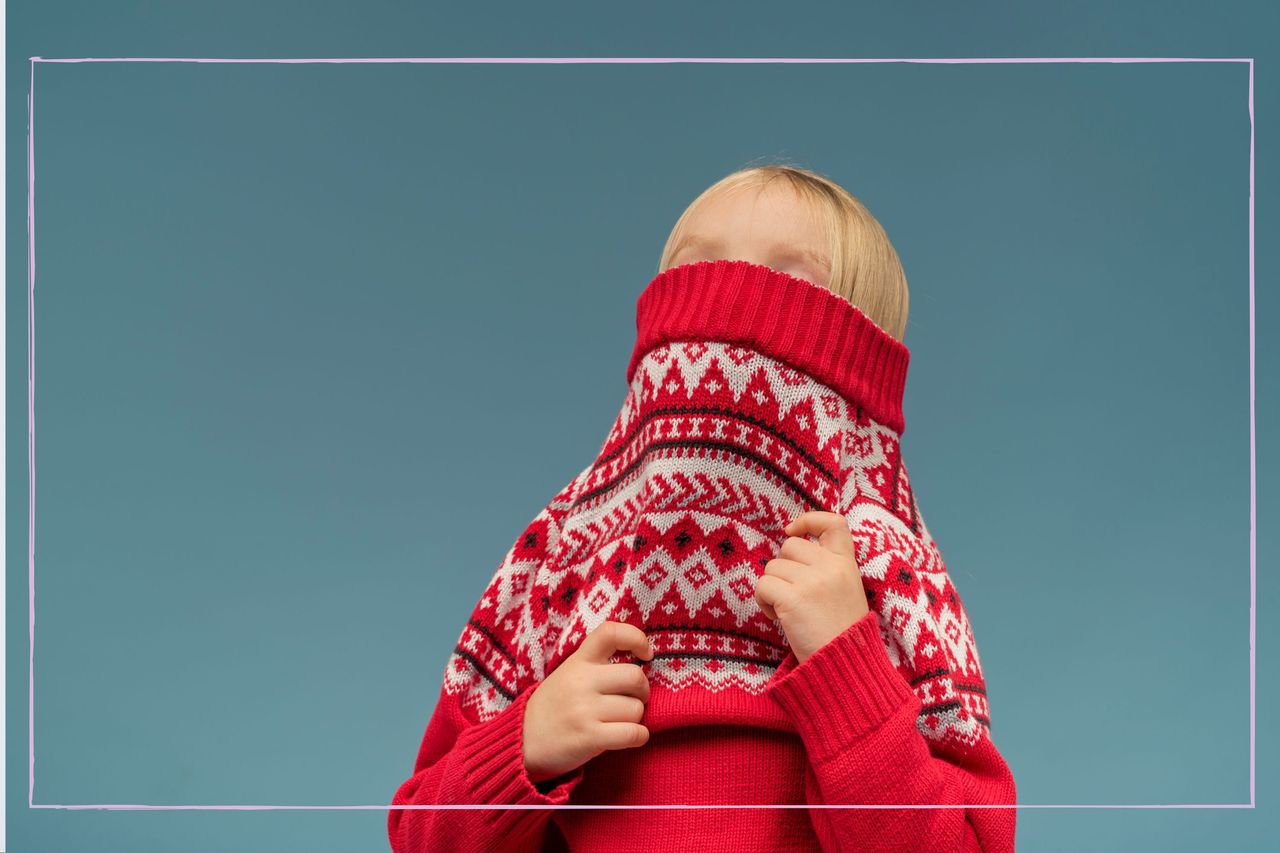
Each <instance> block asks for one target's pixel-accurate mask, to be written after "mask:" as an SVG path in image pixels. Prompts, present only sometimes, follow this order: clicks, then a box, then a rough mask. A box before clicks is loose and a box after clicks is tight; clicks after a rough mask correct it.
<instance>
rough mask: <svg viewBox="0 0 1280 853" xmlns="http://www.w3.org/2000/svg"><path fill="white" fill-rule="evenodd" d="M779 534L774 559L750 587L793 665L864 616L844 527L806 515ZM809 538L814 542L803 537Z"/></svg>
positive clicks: (824, 516)
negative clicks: (775, 623) (777, 625)
mask: <svg viewBox="0 0 1280 853" xmlns="http://www.w3.org/2000/svg"><path fill="white" fill-rule="evenodd" d="M782 529H783V532H785V533H788V534H790V535H789V536H788V537H787V539H786V540H784V541H783V543H782V547H781V548H780V549H779V551H778V556H777V557H775V558H774V559H772V560H770V561H769V562H768V563H766V564H765V567H764V574H763V575H762V576H761V577H760V580H759V581H757V582H756V601H758V602H759V603H760V609H761V610H763V611H764V614H765V615H766V616H768V617H769V618H770V619H777V620H780V621H781V622H782V630H783V631H784V632H785V633H786V635H787V643H788V644H789V645H790V646H791V650H792V651H793V652H795V655H796V660H798V661H799V662H800V663H804V661H805V659H806V658H808V657H809V656H810V655H812V654H813V653H814V652H816V651H817V650H818V649H820V648H822V647H823V646H825V645H826V644H827V643H829V642H831V641H832V640H834V639H835V638H836V637H838V636H840V635H841V634H843V633H844V632H845V631H846V630H848V629H849V628H850V627H851V626H852V625H853V624H854V623H855V622H857V621H858V620H859V619H861V618H862V617H863V616H866V615H867V613H869V612H870V607H869V606H868V605H867V594H866V592H865V591H864V590H863V588H862V573H861V572H860V571H859V570H858V561H857V558H856V557H855V556H854V551H853V536H852V534H850V533H849V524H848V522H846V521H845V520H844V518H843V517H841V516H839V515H837V514H836V513H834V512H806V513H802V514H800V515H798V516H796V517H795V519H793V520H792V521H791V523H790V524H788V525H787V526H786V527H784V528H782ZM807 534H813V535H815V536H817V537H818V541H817V542H811V541H809V540H808V539H806V538H803V537H805V536H806V535H807Z"/></svg>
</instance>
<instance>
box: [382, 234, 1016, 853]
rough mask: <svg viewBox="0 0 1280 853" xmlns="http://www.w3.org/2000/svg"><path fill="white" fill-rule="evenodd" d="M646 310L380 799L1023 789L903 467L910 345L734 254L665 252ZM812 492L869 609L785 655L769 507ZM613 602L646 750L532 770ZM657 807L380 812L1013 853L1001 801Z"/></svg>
mask: <svg viewBox="0 0 1280 853" xmlns="http://www.w3.org/2000/svg"><path fill="white" fill-rule="evenodd" d="M636 306H637V311H636V330H637V336H636V342H635V346H634V348H633V350H632V355H631V359H630V361H629V363H628V366H627V371H626V379H627V383H628V388H627V393H626V396H625V399H624V400H623V403H622V406H621V410H620V411H619V412H618V415H617V417H616V418H615V420H614V423H613V425H612V428H611V429H610V430H609V433H608V435H607V437H606V438H605V440H604V442H603V444H602V445H601V446H600V448H599V450H598V452H597V453H596V455H595V457H594V458H593V459H592V460H591V462H590V464H588V465H587V466H586V467H585V468H584V469H582V471H581V472H580V473H579V474H578V475H577V476H576V477H574V478H573V479H572V481H570V482H569V483H568V484H567V485H566V486H565V487H564V488H563V489H561V490H560V491H559V493H557V494H556V495H555V497H553V498H552V499H551V501H550V502H549V503H548V505H547V506H546V508H545V509H543V510H542V511H541V512H539V513H538V514H537V516H536V517H535V518H534V519H533V521H532V522H531V523H530V524H529V525H528V526H527V527H526V529H524V530H523V531H522V532H520V534H519V536H518V537H517V538H516V540H515V542H514V544H513V545H512V546H511V547H510V549H509V550H508V551H507V553H506V555H505V557H504V559H503V560H502V562H501V565H500V566H499V567H498V569H497V571H496V572H495V573H494V574H493V576H492V579H491V581H490V582H489V584H488V586H487V588H486V590H485V591H484V594H483V595H482V596H481V597H480V600H479V602H478V603H477V605H476V606H475V608H474V611H473V612H472V614H471V616H470V618H469V619H468V620H467V623H466V626H465V627H464V628H463V629H462V632H461V635H460V637H459V639H458V642H457V645H456V647H455V649H454V650H453V652H452V654H451V656H450V657H449V660H448V662H447V664H446V666H445V670H444V674H443V683H442V686H441V690H440V696H439V700H438V702H437V707H436V710H435V712H434V714H433V716H432V718H431V720H430V722H429V723H428V727H427V731H426V733H425V735H424V737H423V740H422V743H421V746H420V747H419V752H418V758H417V761H416V763H415V765H414V774H413V775H412V776H411V777H410V778H409V779H407V780H405V781H404V782H403V783H402V784H401V785H400V786H399V787H398V789H397V791H396V793H395V796H394V797H393V803H392V804H393V805H397V806H400V805H426V804H446V803H457V804H461V803H486V804H492V805H547V806H552V805H563V804H565V803H579V802H582V803H593V804H602V805H603V804H609V803H614V804H622V803H641V802H646V803H655V802H661V803H673V804H681V803H684V804H687V803H692V802H700V803H706V804H717V803H730V802H752V803H760V804H771V803H773V804H776V803H783V802H796V803H804V802H809V803H812V804H818V803H831V804H864V805H865V804H873V803H885V804H912V803H922V804H966V805H972V804H1013V803H1015V802H1016V792H1015V788H1014V783H1013V777H1012V774H1011V773H1010V771H1009V768H1008V766H1007V765H1006V764H1005V762H1004V761H1003V759H1002V758H1001V756H1000V754H999V753H998V751H997V750H996V748H995V746H994V744H993V743H992V740H991V713H990V709H989V707H988V703H987V696H986V684H985V681H984V678H983V673H982V666H981V662H980V660H979V657H978V648H977V644H976V642H975V639H974V634H973V630H972V627H971V625H970V622H969V619H968V617H967V614H966V612H965V608H964V606H963V604H962V602H961V599H960V596H959V594H958V593H957V591H956V588H955V586H954V585H953V584H952V582H951V580H950V578H949V577H948V575H947V571H946V568H945V566H944V563H943V560H942V555H941V552H940V550H939V548H938V546H937V545H936V544H935V542H934V540H933V538H932V537H931V536H930V534H929V531H928V528H927V527H926V526H925V523H924V518H923V517H922V515H921V513H920V510H919V507H918V505H917V501H916V495H915V492H914V490H913V489H912V486H911V481H910V478H909V476H908V474H907V468H906V466H905V464H904V463H903V459H902V453H901V437H902V433H903V431H904V429H905V424H904V420H903V412H902V399H903V390H904V386H905V382H906V373H907V364H908V360H909V353H908V350H907V348H906V347H905V345H903V344H902V343H901V342H900V341H898V340H896V339H894V338H893V337H892V336H890V335H888V334H887V333H886V332H884V331H883V330H882V329H880V328H879V327H878V326H876V325H875V324H874V323H873V322H872V321H871V320H869V319H868V318H867V317H866V316H865V315H864V314H863V313H862V312H861V311H860V310H858V309H857V308H856V307H854V306H853V305H852V304H851V303H849V302H848V301H847V300H845V299H844V298H842V297H840V296H839V295H837V294H834V293H832V292H831V291H829V290H827V289H825V288H822V287H819V286H817V285H814V284H812V283H810V282H808V281H804V280H802V279H799V278H795V277H793V276H790V275H788V274H786V273H782V272H779V271H776V270H774V269H772V268H769V267H764V266H760V265H756V264H752V263H748V262H746V261H731V260H721V261H702V262H698V263H693V264H685V265H682V266H678V267H672V268H670V269H668V270H665V271H664V272H662V273H660V274H658V275H657V276H656V277H655V278H654V279H653V280H652V281H651V282H650V283H649V285H648V286H647V287H646V288H645V289H644V290H643V292H642V293H641V294H640V296H639V298H638V300H637V303H636ZM815 509H820V510H827V511H831V512H836V513H839V514H840V515H842V516H844V517H845V518H846V519H847V521H848V524H849V528H850V531H851V533H852V536H853V541H854V544H855V552H856V560H857V564H858V568H859V571H860V572H861V575H862V582H863V587H864V589H865V590H866V594H867V600H868V603H869V605H870V608H871V612H870V613H869V614H868V615H867V617H865V618H864V619H862V620H860V621H859V622H858V623H856V624H855V625H853V626H850V628H849V630H848V631H846V632H845V633H844V634H843V635H841V636H840V637H838V638H837V639H835V640H833V641H831V642H830V643H828V644H827V645H826V646H824V647H823V648H821V649H819V650H818V651H817V652H815V653H814V654H813V655H812V656H811V657H810V658H808V659H806V661H805V663H804V664H798V662H797V659H796V657H795V655H794V654H793V653H792V652H791V651H790V649H789V647H788V645H787V640H786V636H785V635H784V633H783V632H782V630H781V627H780V625H779V623H778V622H776V621H773V620H770V619H769V618H767V617H766V616H765V615H764V613H763V612H762V611H761V609H760V607H759V605H758V603H757V602H756V600H755V597H754V590H755V584H756V582H757V580H758V579H759V577H760V576H761V575H762V574H763V572H764V566H765V564H766V563H767V562H768V561H769V560H771V559H772V558H774V557H775V556H777V553H778V549H779V548H780V546H781V544H782V542H783V540H784V539H785V538H786V534H784V533H783V531H782V528H783V526H784V525H786V524H787V522H789V521H790V520H791V519H793V518H794V517H795V516H797V515H799V514H800V513H802V512H805V511H808V510H815ZM605 620H615V621H620V622H629V623H631V624H634V625H637V626H639V627H640V628H642V629H643V630H644V632H645V633H646V635H647V636H648V638H649V640H650V643H651V645H652V648H653V651H654V656H653V659H652V661H649V662H645V661H643V660H642V659H637V658H632V657H631V656H630V655H629V654H627V653H619V654H618V655H615V657H614V658H613V660H614V661H618V662H621V661H629V662H636V663H640V664H641V665H642V666H643V668H644V670H645V672H646V674H647V676H648V679H649V685H650V698H649V701H648V703H647V705H646V709H645V713H644V716H643V718H642V720H641V722H642V723H643V724H644V725H645V726H647V727H648V728H649V730H650V733H651V739H650V742H649V743H648V744H646V745H645V746H642V747H638V748H634V749H630V750H609V751H606V752H604V753H602V754H601V755H600V756H598V757H597V758H595V759H592V760H591V761H589V762H587V763H586V764H585V765H583V766H582V767H579V768H578V769H576V770H575V771H572V772H571V773H568V774H565V776H562V777H560V778H558V779H555V780H547V781H545V782H543V783H541V784H538V785H534V784H533V783H532V782H531V780H530V779H529V777H528V775H527V774H526V773H525V772H524V770H523V764H522V753H521V743H522V739H521V731H522V730H521V724H522V720H523V712H524V705H525V702H526V701H527V699H528V697H529V695H530V693H531V692H532V691H533V690H534V689H536V688H537V686H538V684H539V683H541V681H542V680H543V678H545V677H546V675H547V674H548V673H550V672H552V671H553V670H554V669H555V668H556V666H557V665H559V663H560V662H562V661H563V660H564V659H565V658H566V657H567V656H568V655H570V654H572V653H573V652H574V651H575V650H576V649H577V648H578V646H579V645H580V644H581V642H582V640H583V639H584V638H585V637H586V635H587V634H588V633H590V632H591V631H592V630H593V629H594V628H596V627H597V626H599V625H600V624H601V623H602V622H604V621H605ZM693 727H697V728H693ZM690 735H692V736H690ZM646 762H647V763H646ZM730 767H733V768H735V769H733V770H728V769H727V768H730ZM744 768H745V769H744ZM728 774H733V775H734V778H735V779H736V778H738V777H741V776H747V777H752V778H751V779H750V781H749V783H746V784H745V785H743V786H739V787H738V788H735V787H733V785H731V784H730V782H729V780H727V775H728ZM728 796H734V797H736V798H735V799H720V797H728ZM771 797H782V798H785V799H772V798H771ZM661 811H663V810H653V811H650V810H641V811H628V810H607V809H599V810H565V809H562V810H554V809H539V808H521V809H482V810H474V811H452V810H447V811H446V810H439V811H431V810H398V809H393V810H391V811H390V812H389V816H388V831H389V837H390V841H391V845H392V848H393V849H394V850H395V851H396V853H410V851H428V850H445V849H449V850H470V849H475V850H527V851H537V850H553V849H567V848H568V847H572V849H574V850H575V851H578V850H606V849H607V850H613V851H616V850H628V849H636V850H654V849H666V848H667V847H669V846H679V847H681V848H682V849H684V850H685V851H688V853H695V851H702V850H721V849H734V850H738V851H742V850H752V849H759V850H777V849H794V850H840V849H858V850H912V851H920V850H934V849H937V850H962V849H974V850H976V849H979V848H980V849H982V850H984V851H988V853H990V851H997V850H1012V849H1013V838H1014V821H1015V816H1016V812H1015V811H1014V810H1012V809H991V808H983V809H961V808H950V809H932V810H931V809H898V810H892V809H861V810H859V809H823V810H808V811H807V812H806V810H803V809H787V810H782V809H774V810H769V809H738V810H728V809H722V810H715V809H690V810H671V812H670V813H669V814H667V816H666V820H665V822H664V821H663V820H659V819H658V815H659V813H660V812H661Z"/></svg>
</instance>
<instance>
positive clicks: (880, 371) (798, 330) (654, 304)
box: [627, 260, 911, 434]
mask: <svg viewBox="0 0 1280 853" xmlns="http://www.w3.org/2000/svg"><path fill="white" fill-rule="evenodd" d="M699 339H700V340H715V341H725V342H730V343H737V344H742V345H744V346H748V347H751V348H752V349H756V350H759V351H760V352H762V353H764V354H765V355H767V356H770V357H772V358H775V359H777V360H779V361H782V362H786V363H787V364H790V365H791V366H792V367H795V368H796V369H798V370H801V371H803V372H805V373H807V374H809V375H810V376H812V377H813V378H814V379H816V380H818V381H819V382H821V383H822V384H824V385H827V386H829V387H831V388H832V389H834V390H836V391H838V392H839V393H841V394H842V395H843V396H844V397H845V398H847V399H848V400H850V401H851V402H853V403H854V404H855V405H857V406H859V407H861V408H862V409H863V410H864V411H865V412H866V413H867V414H868V415H869V416H870V417H871V418H873V419H874V420H876V421H879V422H880V423H882V424H884V425H885V426H887V427H889V428H890V429H893V430H895V431H896V432H898V433H899V434H901V433H902V432H903V430H904V429H905V428H906V424H905V422H904V419H903V414H902V397H903V391H904V389H905V386H906V381H907V363H908V361H909V360H910V358H911V353H910V352H909V351H908V350H907V347H906V345H905V344H903V343H902V342H901V341H899V340H898V339H897V338H895V337H893V335H890V334H889V333H888V332H886V331H884V330H883V329H881V328H880V327H879V326H877V325H876V324H875V323H874V322H872V320H871V319H870V318H868V317H867V315H866V314H863V313H862V311H861V310H859V309H858V308H856V307H855V306H854V305H853V304H852V303H851V302H849V301H848V300H847V299H845V298H844V297H842V296H840V295H839V294H836V293H833V292H832V291H830V290H827V289H826V288H825V287H820V286H819V285H816V284H813V283H812V282H809V281H806V280H804V279H801V278H796V277H795V276H792V275H789V274H787V273H784V272H779V271H778V270H775V269H773V268H772V267H766V266H761V265H760V264H753V263H751V262H749V261H738V260H718V261H697V262H696V263H691V264H682V265H680V266H677V267H670V268H668V269H666V270H663V271H662V272H660V273H658V275H656V276H655V277H654V278H653V280H652V281H650V282H649V284H648V285H647V286H646V287H645V289H644V290H643V291H641V293H640V296H639V297H638V298H637V299H636V343H635V348H634V349H633V350H632V353H631V360H630V362H629V363H628V365H627V383H628V384H630V383H631V380H632V377H633V376H634V375H635V372H636V368H637V366H638V365H639V364H640V360H641V359H642V358H643V357H644V355H645V353H647V352H648V351H649V350H651V349H653V348H654V347H655V346H658V345H660V344H663V343H666V342H668V341H682V340H699Z"/></svg>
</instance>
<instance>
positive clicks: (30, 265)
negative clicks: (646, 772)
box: [27, 56, 1258, 811]
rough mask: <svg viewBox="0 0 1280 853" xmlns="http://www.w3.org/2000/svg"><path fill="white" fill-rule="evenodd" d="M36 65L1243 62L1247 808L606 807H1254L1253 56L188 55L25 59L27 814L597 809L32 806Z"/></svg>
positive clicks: (823, 805) (785, 806) (786, 806)
mask: <svg viewBox="0 0 1280 853" xmlns="http://www.w3.org/2000/svg"><path fill="white" fill-rule="evenodd" d="M37 62H216V63H254V64H261V63H286V64H292V63H334V62H336V63H369V62H378V63H417V62H440V63H474V64H506V63H544V64H575V63H579V64H580V63H618V64H632V65H640V64H653V63H673V62H714V63H752V64H757V63H770V62H785V63H803V64H817V63H835V62H839V63H847V62H908V63H932V64H969V63H981V64H995V63H1061V62H1111V63H1123V62H1247V63H1248V64H1249V802H1247V803H1179V804H1170V805H1163V804H1150V805H1147V804H1136V805H1106V804H1097V805H1082V804H1080V805H1077V804H1064V805H1051V804H1039V803H1034V804H1033V803H1015V804H1012V805H990V804H978V803H975V804H972V805H968V804H959V805H957V804H945V805H943V804H938V805H919V804H910V805H839V804H830V803H821V804H809V803H796V804H792V803H783V804H779V805H717V806H696V805H652V806H649V805H621V806H612V807H611V808H619V809H647V808H663V809H673V808H674V809H680V808H730V809H732V808H748V809H789V808H800V809H805V808H809V809H811V808H831V809H847V808H855V809H917V808H919V809H938V808H941V809H992V808H995V809H1009V808H1014V809H1252V808H1256V806H1257V795H1256V768H1257V755H1256V751H1257V747H1256V744H1257V707H1256V705H1257V674H1256V654H1255V647H1256V644H1257V633H1256V631H1257V602H1258V569H1257V566H1258V564H1257V470H1256V465H1257V449H1256V436H1257V432H1256V423H1255V420H1256V409H1255V404H1254V369H1255V365H1254V343H1255V338H1254V227H1253V219H1254V217H1253V180H1254V178H1253V173H1254V138H1253V135H1254V119H1253V58H1252V57H1241V58H1215V57H1027V58H1021V57H992V58H981V59H976V58H961V59H942V58H931V59H905V58H898V59H891V58H884V59H868V58H853V57H837V58H830V59H820V58H808V57H776V58H765V57H762V58H758V59H746V58H730V57H681V58H675V57H649V58H644V57H635V58H632V57H616V56H601V57H578V58H571V57H558V56H557V57H552V56H536V57H510V56H499V57H471V56H466V57H435V56H432V57H406V58H403V59H399V58H389V57H365V58H353V59H323V58H321V59H226V58H209V59H200V58H193V57H150V56H147V57H78V58H68V59H47V58H45V57H42V56H33V57H31V83H30V88H28V90H27V469H28V474H29V485H28V515H27V582H28V584H29V597H28V606H29V621H28V633H27V638H28V643H29V649H30V654H29V657H28V659H27V665H28V680H27V753H28V778H27V806H28V807H29V808H33V809H121V810H236V811H243V810H260V809H285V810H310V809H323V810H346V809H376V810H378V811H389V810H391V809H513V808H514V809H523V808H532V809H543V808H552V809H574V808H584V809H593V808H599V806H593V805H585V804H584V805H579V804H565V805H546V806H544V805H532V804H527V805H488V804H465V805H431V806H392V805H390V804H380V805H372V806H262V805H224V806H202V805H171V806H165V805H143V804H137V803H115V804H97V805H88V804H77V805H56V804H51V803H36V802H35V801H34V800H35V789H36V753H35V646H36V563H35V529H36V527H35V524H36V457H35V446H36V445H35V440H36V436H35V281H36V244H35V185H36V173H35V100H34V99H35V90H36V63H37Z"/></svg>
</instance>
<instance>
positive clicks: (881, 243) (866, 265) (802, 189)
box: [658, 163, 910, 341]
mask: <svg viewBox="0 0 1280 853" xmlns="http://www.w3.org/2000/svg"><path fill="white" fill-rule="evenodd" d="M775 180H784V181H786V182H787V183H788V184H789V185H790V187H791V188H792V189H793V190H795V191H796V193H797V194H798V195H799V196H800V197H801V198H802V199H805V200H806V201H808V202H809V203H810V207H811V209H812V210H813V211H814V213H815V214H816V215H817V217H818V221H819V222H820V223H822V225H823V226H824V228H825V230H826V231H827V234H828V240H829V247H830V248H829V256H830V258H831V275H830V278H829V280H828V281H827V282H823V284H825V285H826V287H827V289H828V290H831V291H833V292H835V293H837V294H839V295H840V296H843V297H844V298H845V299H847V300H849V302H851V303H853V304H854V305H855V306H856V307H857V308H859V309H860V310H861V311H862V313H864V314H866V315H867V317H869V318H870V319H871V320H872V322H874V323H875V324H876V325H877V326H879V327H880V328H881V329H883V330H885V331H886V332H888V333H889V334H890V335H892V336H893V337H895V338H897V339H898V340H899V341H901V340H902V339H903V335H905V334H906V328H907V311H908V308H909V306H910V294H909V293H908V291H907V276H906V273H905V272H903V269H902V262H901V260H899V258H898V253H897V251H896V250H895V249H894V248H893V244H892V243H891V242H890V241H889V235H888V234H886V233H885V230H884V228H883V227H881V225H880V223H879V222H878V221H877V220H876V218H875V217H874V216H872V215H871V212H870V211H869V210H867V208H866V207H865V206H864V205H863V204H862V202H860V201H858V200H857V199H856V198H854V197H853V195H851V194H850V193H849V191H848V190H846V189H845V188H844V187H842V186H840V185H839V184H837V183H836V182H835V181H833V180H831V179H830V178H827V177H825V176H823V175H820V174H818V173H817V172H812V171H810V170H808V169H802V168H799V167H797V166H790V165H785V164H781V163H769V164H765V165H762V166H751V167H748V168H745V169H739V170H738V171H736V172H732V173H730V174H728V175H726V176H725V177H723V178H721V179H720V180H718V181H716V182H715V183H714V184H712V185H711V186H709V187H707V188H706V189H705V190H703V191H702V193H701V194H700V195H699V196H698V197H697V198H695V199H694V200H693V201H692V202H691V203H690V204H689V206H688V207H687V208H685V210H684V212H683V213H682V214H680V218H679V219H677V220H676V224H675V226H674V227H673V228H672V229H671V234H670V235H668V237H667V242H666V245H665V246H664V247H663V249H662V257H661V259H660V260H659V262H658V272H662V271H663V270H665V269H667V268H668V267H669V266H670V264H671V258H672V255H673V254H674V253H675V250H676V248H677V247H678V246H679V245H680V242H681V240H682V239H683V237H684V232H685V224H686V222H687V221H688V219H689V217H690V215H691V214H692V213H693V211H695V210H696V209H697V208H698V206H699V205H701V204H702V203H703V202H704V201H706V200H707V199H709V198H710V197H711V196H713V195H714V194H716V193H720V192H724V191H729V190H734V189H738V188H744V187H754V188H759V189H763V188H764V187H766V186H768V185H769V184H770V183H771V182H773V181H775Z"/></svg>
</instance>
